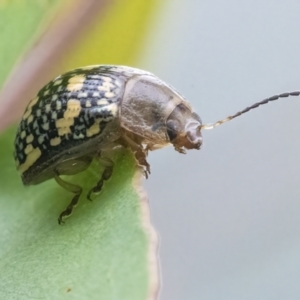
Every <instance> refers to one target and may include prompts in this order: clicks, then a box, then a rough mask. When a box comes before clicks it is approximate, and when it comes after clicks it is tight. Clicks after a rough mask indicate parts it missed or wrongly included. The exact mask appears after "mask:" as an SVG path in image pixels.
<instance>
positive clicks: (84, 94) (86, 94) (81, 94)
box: [77, 92, 88, 98]
mask: <svg viewBox="0 0 300 300" xmlns="http://www.w3.org/2000/svg"><path fill="white" fill-rule="evenodd" d="M87 96H88V93H85V92H84V93H79V94H78V96H77V97H78V98H86V97H87Z"/></svg>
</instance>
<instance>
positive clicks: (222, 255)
mask: <svg viewBox="0 0 300 300" xmlns="http://www.w3.org/2000/svg"><path fill="white" fill-rule="evenodd" d="M42 2H43V1H41V3H42ZM50 2H51V1H50ZM53 2H55V1H53ZM116 2H118V1H116ZM119 3H121V2H119ZM123 3H124V5H123V6H122V5H119V6H118V5H117V6H116V7H115V8H109V9H107V8H106V7H105V8H103V9H105V14H103V18H102V19H101V20H100V19H99V20H100V21H99V22H98V21H97V18H96V19H95V21H94V22H93V23H91V24H90V25H89V26H90V27H89V29H88V30H86V31H85V32H84V33H81V41H80V43H79V42H78V43H77V44H72V45H73V46H70V47H69V48H68V49H67V50H65V51H62V50H61V53H64V55H65V56H62V57H59V58H57V59H56V60H55V62H53V63H52V61H50V62H51V64H48V65H47V75H45V76H44V77H43V76H40V78H39V80H40V81H38V80H36V81H35V82H36V84H37V86H35V87H34V86H33V87H32V90H28V89H26V88H24V92H26V93H28V95H27V96H28V97H27V96H26V97H24V98H27V99H28V98H29V97H31V96H32V95H31V94H30V93H33V94H34V93H35V92H36V90H37V88H38V87H39V88H40V87H41V86H42V85H43V84H44V83H46V82H47V81H48V80H50V79H51V78H52V77H53V76H55V75H57V74H59V73H62V72H63V71H66V70H68V69H71V68H75V67H79V66H81V65H87V64H95V63H111V64H130V65H132V66H134V67H138V68H142V69H146V70H149V71H151V72H153V73H154V74H156V75H157V76H158V77H160V78H161V79H163V80H165V81H166V82H168V83H170V84H171V85H172V86H174V87H175V88H176V89H177V90H178V91H180V93H182V94H183V95H184V96H185V97H186V99H187V100H188V101H189V102H190V103H191V105H192V106H193V108H194V109H195V111H196V112H197V113H198V114H199V115H200V116H201V118H202V120H203V122H204V123H209V122H214V121H217V120H219V119H222V118H224V117H226V116H228V115H230V114H233V113H235V112H237V111H238V110H241V109H243V108H245V107H246V106H248V105H251V104H253V103H254V102H257V101H260V100H262V99H263V98H266V97H269V96H272V95H273V94H277V93H282V92H285V91H292V90H297V89H300V75H299V74H300V71H299V70H300V59H299V53H300V39H299V36H300V34H299V28H300V18H299V11H300V2H299V1H296V0H288V1H279V0H274V1H258V0H252V1H242V2H241V1H237V0H228V1H220V0H215V1H208V0H202V1H194V0H184V1H183V0H165V1H161V2H159V1H146V2H144V1H138V0H136V1H135V0H132V1H131V0H130V1H124V2H123ZM146 3H147V4H146ZM99 9H102V8H101V7H99ZM106 9H107V10H106ZM117 14H119V15H120V16H122V18H119V19H116V18H114V17H113V16H116V15H117ZM119 15H118V16H119ZM101 16H102V15H101ZM97 22H98V23H97ZM130 22H131V23H130ZM75 25H76V24H75ZM77 25H78V24H77ZM129 25H130V26H131V27H130V26H129ZM97 28H100V29H101V30H102V31H100V34H98V31H97ZM122 28H123V30H122ZM133 28H135V29H136V28H138V29H139V30H134V29H133ZM118 30H119V31H118ZM113 34H114V35H113ZM68 38H70V37H68V36H66V37H65V41H68ZM54 40H55V38H54ZM91 41H94V43H91ZM91 45H92V46H91ZM72 47H73V48H72ZM87 48H88V49H89V52H88V53H86V52H85V51H86V49H87ZM103 49H104V50H106V52H105V51H104V50H103ZM120 49H122V51H118V50H120ZM124 49H125V50H124ZM40 53H42V54H43V53H45V52H43V50H41V52H40ZM105 53H110V56H105V55H106V54H105ZM112 53H113V54H112ZM118 53H122V55H121V54H119V55H118ZM41 56H42V55H41ZM36 57H40V56H39V55H37V56H36ZM112 57H113V58H112ZM14 76H16V75H14ZM28 76H29V75H28ZM23 77H24V76H23ZM25 77H26V76H25ZM25 77H24V78H25ZM26 78H27V77H26ZM10 91H11V89H10ZM4 98H5V99H9V97H8V96H7V97H4ZM7 101H8V100H7ZM24 105H25V104H24ZM21 110H23V108H22V109H21ZM299 114H300V99H299V98H297V97H295V98H287V99H282V100H279V101H277V102H274V103H270V104H268V105H266V106H263V107H261V108H258V109H256V110H254V111H251V112H250V113H247V114H246V115H244V116H242V117H240V118H238V119H235V120H234V121H232V122H229V123H226V124H225V125H222V126H221V127H218V128H216V129H214V130H212V131H204V132H203V138H204V145H203V147H202V149H201V150H200V151H190V152H189V153H188V154H187V155H181V154H179V153H177V152H175V151H174V150H173V149H172V148H171V147H170V148H167V149H163V150H160V151H156V152H153V153H150V156H149V162H150V164H151V167H152V174H151V176H150V178H149V179H148V180H147V181H145V184H144V186H145V188H146V190H147V193H148V195H149V202H150V208H151V218H152V222H153V224H154V226H155V228H156V230H157V232H158V234H159V238H160V245H159V251H158V252H159V258H160V265H161V266H160V269H161V278H162V287H161V293H160V299H162V300H167V299H168V300H169V299H172V300H182V299H189V300H193V299H205V300H219V299H222V300H223V299H225V300H235V299H245V300H246V299H257V300H260V299H262V300H263V299H272V300H275V299H285V300H287V299H300V284H299V282H300V218H299V214H300V185H299V179H298V178H300V170H299V159H298V157H299V152H300V143H299V132H300V122H299Z"/></svg>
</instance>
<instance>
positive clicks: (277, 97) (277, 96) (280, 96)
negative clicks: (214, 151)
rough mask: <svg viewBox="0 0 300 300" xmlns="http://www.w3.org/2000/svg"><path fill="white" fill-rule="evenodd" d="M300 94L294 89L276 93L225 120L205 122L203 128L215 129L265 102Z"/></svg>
mask: <svg viewBox="0 0 300 300" xmlns="http://www.w3.org/2000/svg"><path fill="white" fill-rule="evenodd" d="M299 95H300V91H294V92H286V93H282V94H279V95H274V96H272V97H269V98H267V99H264V100H262V101H260V102H257V103H255V104H253V105H251V106H249V107H247V108H245V109H243V110H241V111H239V112H237V113H236V114H234V115H232V116H229V117H227V118H225V119H223V120H219V121H217V122H215V123H208V124H204V125H202V126H201V129H214V128H215V127H217V126H219V125H222V124H223V123H226V122H228V121H231V120H232V119H234V118H236V117H239V116H240V115H242V114H244V113H246V112H248V111H250V110H251V109H254V108H257V107H259V106H260V105H263V104H267V103H269V102H271V101H275V100H278V99H280V98H287V97H290V96H299Z"/></svg>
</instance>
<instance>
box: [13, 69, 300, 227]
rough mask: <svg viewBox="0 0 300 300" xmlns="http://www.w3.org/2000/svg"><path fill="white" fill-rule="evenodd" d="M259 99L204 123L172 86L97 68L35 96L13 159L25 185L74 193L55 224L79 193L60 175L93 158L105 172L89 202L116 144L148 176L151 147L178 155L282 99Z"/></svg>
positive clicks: (141, 74)
mask: <svg viewBox="0 0 300 300" xmlns="http://www.w3.org/2000/svg"><path fill="white" fill-rule="evenodd" d="M299 94H300V92H298V91H296V92H292V93H283V94H280V95H275V96H273V97H270V98H267V99H265V100H263V101H261V102H258V103H256V104H254V105H252V106H250V107H248V108H246V109H244V110H243V111H241V112H238V113H237V114H235V115H233V116H230V117H228V118H226V119H224V120H221V121H218V122H216V123H214V124H208V125H202V123H201V119H200V117H199V116H198V115H197V114H196V113H195V112H193V110H192V108H191V106H190V104H189V103H188V102H187V101H186V100H185V99H184V98H183V97H182V96H181V95H180V94H179V93H178V92H177V91H175V90H174V89H173V88H172V87H171V86H169V85H168V84H166V83H164V82H163V81H161V80H160V79H159V78H157V77H156V76H154V75H153V74H151V73H149V72H146V71H143V70H139V69H135V68H130V67H125V66H109V65H95V66H89V67H85V68H80V69H75V70H73V71H70V72H68V73H66V74H64V75H61V76H58V77H56V78H55V79H54V80H52V81H51V82H49V83H48V84H47V85H46V86H44V87H43V88H42V89H41V90H40V91H39V93H38V95H37V97H36V98H34V99H32V100H31V101H30V102H29V104H28V106H27V108H26V110H25V113H24V115H23V118H22V120H21V122H20V125H19V127H18V131H17V135H16V139H15V152H14V156H15V161H16V164H17V169H18V170H19V172H20V173H21V175H22V181H23V183H24V185H32V184H39V183H41V182H43V181H46V180H48V179H51V178H54V179H55V180H56V182H57V183H58V184H59V185H60V186H62V187H63V188H65V189H66V190H68V191H70V192H72V193H74V194H75V195H74V197H73V199H72V201H71V203H70V204H69V205H68V207H67V208H66V210H64V211H63V212H62V213H61V214H60V216H59V218H58V222H59V223H62V222H63V218H64V217H67V216H69V215H70V214H71V213H72V210H73V208H74V206H75V205H76V204H77V202H78V200H79V197H80V195H81V193H82V188H81V187H80V186H78V185H75V184H72V183H69V182H67V181H65V180H63V179H62V178H61V177H60V175H73V174H76V173H79V172H81V171H83V170H85V169H86V168H87V167H88V166H89V165H90V163H91V162H92V160H93V159H97V160H99V162H101V163H102V164H103V165H104V167H105V169H104V172H103V174H102V176H101V178H100V180H99V181H98V183H97V184H96V185H95V186H94V187H93V188H91V189H90V191H89V192H88V195H87V197H88V198H89V199H90V197H91V194H92V193H96V192H100V190H101V188H102V185H103V182H104V181H105V180H108V179H109V178H110V177H111V174H112V171H113V162H112V161H111V160H110V159H109V158H108V157H106V156H105V152H107V151H111V150H112V149H113V148H114V147H115V146H117V145H122V146H125V147H128V148H130V149H131V150H132V151H133V153H134V155H135V159H136V162H137V165H138V166H140V167H142V168H143V170H144V174H145V176H146V177H147V176H148V174H149V173H150V166H149V164H148V162H147V160H146V156H147V154H148V151H149V150H155V149H159V148H162V147H164V146H167V145H170V144H173V146H174V148H175V150H176V151H178V152H179V153H185V150H186V149H198V150H199V149H200V146H201V144H202V136H201V129H211V128H214V127H215V126H217V125H220V124H222V123H224V122H226V121H229V120H231V119H233V118H235V117H237V116H239V115H241V114H243V113H245V112H247V111H249V110H250V109H252V108H255V107H258V106H259V105H261V104H265V103H268V102H269V101H272V100H277V99H278V98H282V97H288V96H298V95H299Z"/></svg>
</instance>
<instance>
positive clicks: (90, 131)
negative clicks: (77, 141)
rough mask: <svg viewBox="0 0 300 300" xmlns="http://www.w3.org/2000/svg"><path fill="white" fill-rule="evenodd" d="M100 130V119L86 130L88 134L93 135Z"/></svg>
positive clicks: (88, 135)
mask: <svg viewBox="0 0 300 300" xmlns="http://www.w3.org/2000/svg"><path fill="white" fill-rule="evenodd" d="M99 132H100V125H99V121H98V122H95V123H94V124H93V125H92V126H91V127H90V128H88V129H87V130H86V136H87V137H91V136H93V135H95V134H97V133H99Z"/></svg>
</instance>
